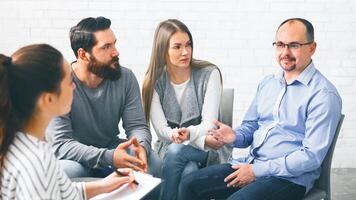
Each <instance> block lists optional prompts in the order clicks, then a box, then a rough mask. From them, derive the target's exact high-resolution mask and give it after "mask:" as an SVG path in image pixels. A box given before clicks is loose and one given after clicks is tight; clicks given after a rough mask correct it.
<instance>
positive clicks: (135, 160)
mask: <svg viewBox="0 0 356 200" xmlns="http://www.w3.org/2000/svg"><path fill="white" fill-rule="evenodd" d="M134 140H136V138H131V139H130V140H128V141H126V142H123V143H121V144H119V145H118V146H117V147H116V149H115V151H114V156H113V164H114V166H115V167H116V168H132V169H134V170H136V171H141V172H145V170H147V158H146V160H145V161H143V160H141V159H140V158H139V157H140V156H141V157H146V156H143V153H142V151H141V150H140V149H139V148H138V147H137V145H133V146H134V151H135V153H136V154H137V157H135V156H131V155H129V154H128V153H127V148H129V147H130V146H131V145H132V144H133V143H134V142H135V141H134ZM136 143H137V140H136ZM143 151H144V150H143ZM145 153H146V152H145Z"/></svg>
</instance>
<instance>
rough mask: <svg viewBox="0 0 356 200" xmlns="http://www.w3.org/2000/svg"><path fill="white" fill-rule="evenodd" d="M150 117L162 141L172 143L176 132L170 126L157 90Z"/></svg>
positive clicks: (154, 93)
mask: <svg viewBox="0 0 356 200" xmlns="http://www.w3.org/2000/svg"><path fill="white" fill-rule="evenodd" d="M150 117H151V121H152V125H153V128H154V130H155V132H156V134H157V137H158V138H159V139H160V140H165V141H171V139H170V138H171V136H172V133H173V131H174V130H173V129H172V128H171V127H169V126H168V123H167V119H166V116H165V115H164V112H163V109H162V105H161V102H160V100H159V96H158V94H157V92H156V90H154V91H153V96H152V103H151V114H150Z"/></svg>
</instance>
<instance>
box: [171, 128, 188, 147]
mask: <svg viewBox="0 0 356 200" xmlns="http://www.w3.org/2000/svg"><path fill="white" fill-rule="evenodd" d="M189 137H190V132H189V129H187V128H185V127H183V128H179V129H176V130H175V131H174V132H173V134H172V136H171V140H172V142H174V143H176V144H181V143H183V142H184V141H186V140H189Z"/></svg>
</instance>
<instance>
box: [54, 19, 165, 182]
mask: <svg viewBox="0 0 356 200" xmlns="http://www.w3.org/2000/svg"><path fill="white" fill-rule="evenodd" d="M110 25H111V21H110V20H109V19H107V18H105V17H97V18H92V17H89V18H85V19H83V20H81V21H80V22H79V23H78V24H77V25H76V26H74V27H72V28H71V29H70V42H71V47H72V49H73V52H74V54H75V56H76V58H77V60H76V61H74V62H73V63H72V64H71V68H72V76H73V82H74V83H75V85H76V90H75V91H74V97H73V98H74V99H73V104H72V110H71V112H70V113H69V114H67V115H65V116H59V117H57V118H55V119H54V120H53V121H52V122H51V123H50V126H49V127H48V129H47V134H48V136H50V137H52V138H53V146H54V148H55V155H56V156H57V157H58V158H59V159H60V164H61V165H62V167H63V168H64V171H65V172H66V174H67V175H68V176H69V177H70V178H75V177H87V176H89V177H105V176H107V175H108V174H110V173H112V171H113V169H114V168H132V169H134V170H136V171H141V172H149V173H150V174H153V175H155V176H159V174H158V173H159V172H158V170H159V168H160V160H159V158H158V156H156V155H155V154H154V153H153V151H152V150H151V140H152V137H151V133H150V130H149V128H148V126H147V124H146V122H145V117H144V114H143V109H142V103H141V98H140V90H139V85H138V82H137V79H136V78H135V76H134V74H133V73H132V71H131V70H130V69H128V68H125V67H122V66H120V63H119V57H118V56H119V51H118V50H117V49H116V46H115V45H116V42H117V39H116V37H115V35H114V33H113V31H112V29H111V28H110ZM120 120H122V124H123V128H124V129H125V134H126V136H127V139H126V138H125V139H120V138H119V137H118V135H119V128H118V127H119V126H118V124H119V122H120Z"/></svg>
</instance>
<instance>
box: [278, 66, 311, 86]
mask: <svg viewBox="0 0 356 200" xmlns="http://www.w3.org/2000/svg"><path fill="white" fill-rule="evenodd" d="M315 72H316V69H315V67H314V63H313V61H311V62H310V64H309V65H308V66H307V67H306V68H305V69H304V70H303V71H302V73H300V74H299V76H298V77H297V78H296V79H295V80H294V81H293V82H295V81H298V82H300V83H302V84H304V85H308V83H309V82H310V80H311V78H312V77H313V75H314V73H315ZM283 73H284V71H283V69H281V68H279V69H278V70H277V72H276V73H275V75H274V76H275V78H276V79H278V80H279V81H282V82H285V81H284V77H283Z"/></svg>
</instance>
